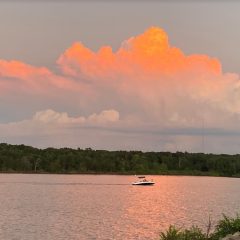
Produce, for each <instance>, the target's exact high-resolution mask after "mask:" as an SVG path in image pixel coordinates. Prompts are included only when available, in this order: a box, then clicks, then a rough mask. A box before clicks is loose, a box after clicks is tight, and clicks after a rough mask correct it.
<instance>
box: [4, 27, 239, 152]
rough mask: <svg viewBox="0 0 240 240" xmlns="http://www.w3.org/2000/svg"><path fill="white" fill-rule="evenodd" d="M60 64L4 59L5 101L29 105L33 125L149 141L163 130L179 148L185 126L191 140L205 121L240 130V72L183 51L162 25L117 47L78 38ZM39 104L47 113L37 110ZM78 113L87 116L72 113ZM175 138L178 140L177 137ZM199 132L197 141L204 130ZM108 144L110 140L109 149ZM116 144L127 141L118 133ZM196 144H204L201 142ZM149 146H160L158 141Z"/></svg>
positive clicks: (210, 125) (208, 125)
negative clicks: (85, 129)
mask: <svg viewBox="0 0 240 240" xmlns="http://www.w3.org/2000/svg"><path fill="white" fill-rule="evenodd" d="M57 68H58V70H57V71H56V70H55V71H53V70H50V69H48V68H46V67H34V66H31V65H28V64H25V63H22V62H19V61H5V60H0V95H1V102H2V104H4V106H6V105H11V106H12V103H13V102H15V103H16V108H14V107H12V108H11V109H9V110H8V111H16V109H17V108H18V107H19V105H20V106H24V107H23V109H22V111H25V112H24V114H25V115H26V116H30V115H33V114H34V112H37V113H36V114H35V115H34V116H33V118H32V119H31V120H25V121H28V123H29V124H30V125H31V124H33V125H34V126H35V127H36V126H37V125H39V126H42V125H45V126H46V125H48V126H50V125H54V124H57V125H59V124H60V125H61V124H62V125H68V127H69V126H70V125H72V126H76V125H81V126H90V125H91V126H92V127H93V126H97V127H98V128H100V127H103V126H104V129H105V131H107V130H111V131H116V129H118V130H117V131H118V133H119V134H120V132H121V134H125V136H127V133H130V132H131V133H132V134H135V133H136V132H140V130H143V129H144V136H145V138H146V136H152V132H154V131H156V132H158V133H159V134H158V135H161V134H162V139H161V142H162V141H163V142H164V139H165V140H166V144H167V146H175V145H178V144H177V142H178V141H180V140H179V134H178V133H177V132H182V130H184V129H185V130H186V129H188V130H186V131H185V135H186V136H191V137H193V135H191V129H202V128H203V126H204V128H206V129H217V131H219V132H221V131H223V130H224V131H225V130H226V131H228V132H229V133H230V132H233V130H235V129H236V130H237V131H238V130H240V128H239V120H240V101H239V100H240V81H239V75H238V74H235V73H224V72H222V68H221V63H220V61H219V60H218V59H216V58H212V57H209V56H207V55H202V54H192V55H186V54H184V52H183V51H181V49H179V48H177V47H175V46H171V44H170V42H169V39H168V35H167V33H166V32H165V31H164V30H163V29H160V28H158V27H151V28H149V29H147V30H146V31H145V32H144V33H142V34H140V35H138V36H135V37H131V38H129V39H128V40H126V41H123V43H122V44H121V46H120V48H119V49H118V50H117V51H116V52H113V51H112V49H111V47H110V46H103V47H102V48H100V49H99V50H98V51H97V52H94V51H92V50H91V49H89V48H87V47H86V46H84V44H83V43H80V42H76V43H74V44H72V46H70V47H69V48H68V49H67V50H66V51H65V52H63V53H62V54H61V55H60V57H59V58H58V60H57ZM1 102H0V109H1V106H2V107H3V105H1ZM49 108H51V109H57V111H53V110H50V109H49ZM39 109H49V110H45V111H40V112H39ZM102 109H112V110H106V111H102ZM93 112H95V113H93ZM79 113H81V115H82V116H79V117H70V116H69V115H72V116H78V115H79ZM92 113H93V114H92ZM96 113H98V114H96ZM120 115H121V118H120ZM25 119H26V118H25ZM9 121H10V119H9ZM29 121H30V122H29ZM11 122H14V119H11ZM23 122H24V121H23ZM15 126H19V125H18V124H15ZM101 129H103V128H101ZM119 129H121V131H119ZM166 129H167V132H175V135H176V136H177V137H176V138H175V140H174V141H173V142H174V144H175V145H174V144H173V143H172V142H171V141H170V142H168V140H167V137H166V134H164V131H166ZM175 129H180V131H175ZM133 130H134V131H133ZM64 131H65V130H64ZM66 131H67V130H66ZM99 131H100V130H99ZM99 131H98V133H99ZM101 131H102V130H101ZM89 132H90V130H89ZM133 132H134V133H133ZM194 132H196V131H195V130H194V131H193V133H194ZM160 133H161V134H160ZM9 134H10V133H9ZM29 134H30V133H29ZM71 134H75V133H73V132H71ZM119 134H118V136H119ZM100 135H101V134H100ZM169 135H171V139H172V138H173V134H172V133H171V134H169ZM181 135H182V136H184V132H183V133H182V134H181ZM121 136H123V135H121ZM128 136H129V135H128ZM144 136H143V137H144ZM195 136H196V138H197V139H198V138H199V136H198V134H195ZM150 138H151V137H150ZM186 138H187V137H186ZM186 138H185V139H186ZM119 139H120V138H119ZM176 139H178V140H176ZM233 139H234V138H233ZM86 141H87V140H86ZM137 141H140V139H139V138H138V139H137ZM151 141H156V139H155V140H153V139H152V140H151ZM185 141H187V140H185ZM226 141H227V140H226ZM228 141H229V137H228ZM233 141H235V140H233ZM110 142H111V140H108V141H106V143H105V146H106V147H107V146H108V144H110ZM113 142H116V146H117V142H118V144H119V146H120V145H121V142H120V140H119V141H117V138H116V140H114V141H113ZM188 142H189V141H188ZM193 142H196V144H199V141H198V140H196V141H193ZM223 142H224V141H223ZM98 144H99V143H98ZM129 144H130V145H131V144H132V145H134V143H132V142H131V143H129ZM150 144H152V145H153V146H155V143H154V142H151V143H150ZM143 145H144V144H143ZM141 146H142V145H141ZM161 146H162V145H161ZM184 146H186V144H184ZM191 146H192V145H191ZM212 148H213V149H216V148H217V147H212ZM191 149H194V147H191Z"/></svg>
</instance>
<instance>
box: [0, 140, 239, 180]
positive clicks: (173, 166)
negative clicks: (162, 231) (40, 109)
mask: <svg viewBox="0 0 240 240" xmlns="http://www.w3.org/2000/svg"><path fill="white" fill-rule="evenodd" d="M0 173H9V174H11V173H22V174H94V175H96V174H98V175H99V174H102V175H160V176H161V175H165V176H215V177H240V154H235V155H227V154H205V153H188V152H175V153H172V152H142V151H123V150H122V151H107V150H93V149H91V148H86V149H80V148H77V149H72V148H60V149H56V148H46V149H38V148H34V147H31V146H25V145H11V144H7V143H0Z"/></svg>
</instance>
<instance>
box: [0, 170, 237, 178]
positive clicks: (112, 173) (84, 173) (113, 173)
mask: <svg viewBox="0 0 240 240" xmlns="http://www.w3.org/2000/svg"><path fill="white" fill-rule="evenodd" d="M1 174H26V175H33V174H36V175H37V174H38V175H47V174H48V175H103V176H104V175H116V176H134V177H135V176H138V175H144V176H169V177H218V178H240V176H220V175H213V174H212V175H211V174H209V175H208V174H184V173H179V174H178V173H162V174H156V173H147V174H144V173H139V174H135V173H117V172H40V171H39V172H21V171H16V172H14V171H0V175H1Z"/></svg>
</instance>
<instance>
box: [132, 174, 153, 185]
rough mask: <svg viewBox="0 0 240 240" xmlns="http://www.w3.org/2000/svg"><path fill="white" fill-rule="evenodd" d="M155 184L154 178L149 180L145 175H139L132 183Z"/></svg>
mask: <svg viewBox="0 0 240 240" xmlns="http://www.w3.org/2000/svg"><path fill="white" fill-rule="evenodd" d="M154 184H155V182H153V180H151V181H149V180H147V179H146V177H145V176H139V177H138V181H136V182H133V183H132V185H140V186H146V185H154Z"/></svg>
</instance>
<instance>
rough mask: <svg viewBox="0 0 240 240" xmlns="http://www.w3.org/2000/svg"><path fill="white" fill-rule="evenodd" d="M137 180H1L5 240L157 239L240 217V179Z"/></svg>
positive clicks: (13, 176) (23, 177)
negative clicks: (170, 231)
mask: <svg viewBox="0 0 240 240" xmlns="http://www.w3.org/2000/svg"><path fill="white" fill-rule="evenodd" d="M150 178H153V179H154V180H155V181H156V185H155V186H147V187H146V186H145V187H144V186H131V185H129V183H130V182H132V181H134V180H135V178H134V177H132V176H108V175H107V176H102V175H80V176H79V175H37V174H36V175H22V174H9V175H7V174H1V175H0V214H1V217H0V239H8V240H12V239H14V240H15V239H16V240H19V239H24V240H25V239H29V240H32V239H35V240H37V239H41V240H42V239H51V240H53V239H69V240H70V239H74V240H75V239H81V240H85V239H86V240H88V239H104V240H107V239H109V240H113V239H116V240H118V239H119V240H129V239H141V240H142V239H148V240H149V239H156V238H157V236H158V233H159V231H160V230H163V229H165V228H167V227H168V226H169V224H176V225H178V226H181V227H183V226H190V225H192V224H198V225H200V226H202V227H203V228H205V225H206V223H207V219H208V216H209V215H210V216H211V218H212V219H213V221H216V220H217V219H219V218H220V217H221V214H222V213H225V214H230V215H234V213H235V212H237V211H238V212H240V179H233V178H232V179H231V178H214V177H170V176H169V177H167V176H153V177H150Z"/></svg>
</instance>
